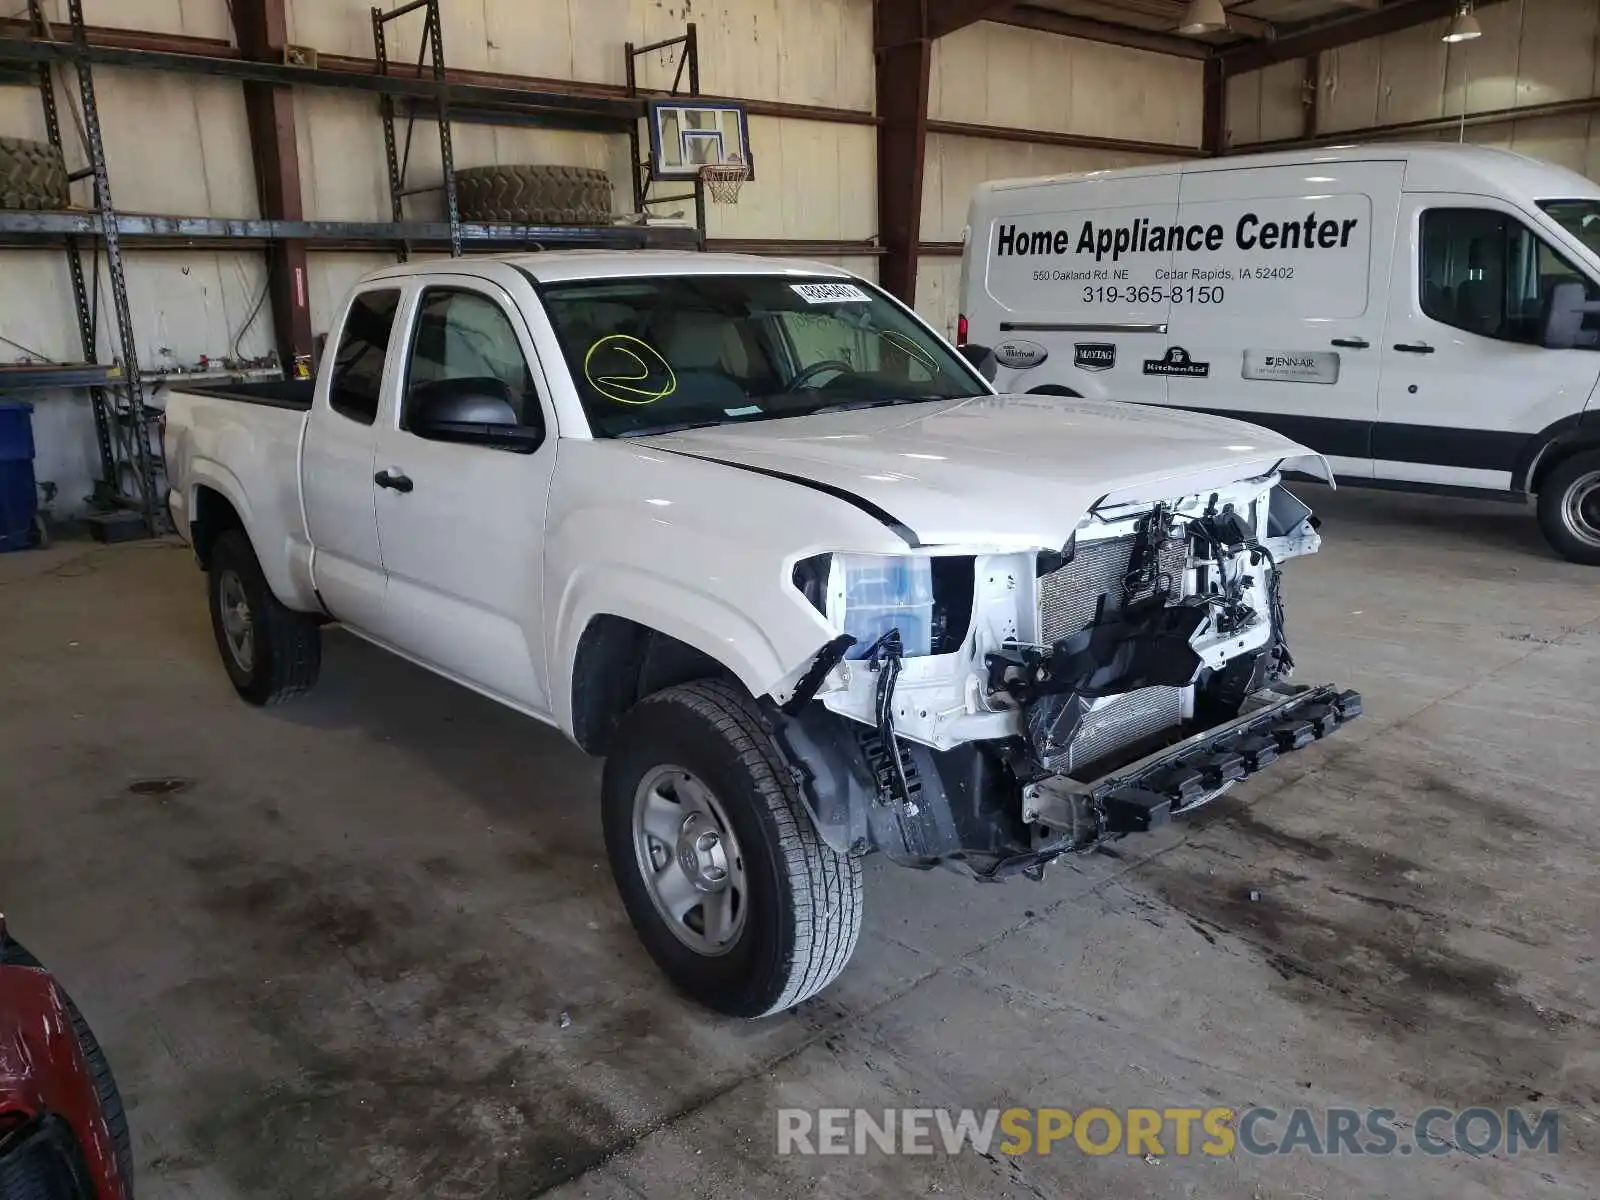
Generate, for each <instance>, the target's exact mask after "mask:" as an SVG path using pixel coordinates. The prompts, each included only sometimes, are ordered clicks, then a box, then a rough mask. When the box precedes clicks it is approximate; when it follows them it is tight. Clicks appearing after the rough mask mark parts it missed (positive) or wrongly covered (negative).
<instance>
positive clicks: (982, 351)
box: [957, 344, 1000, 383]
mask: <svg viewBox="0 0 1600 1200" xmlns="http://www.w3.org/2000/svg"><path fill="white" fill-rule="evenodd" d="M957 350H958V351H959V352H960V354H961V357H962V358H964V359H966V360H967V361H968V362H969V363H971V364H972V366H973V367H974V368H975V369H976V370H977V372H978V374H979V375H982V376H983V377H984V378H985V379H987V380H988V381H989V382H990V383H993V382H994V377H995V375H996V374H997V373H998V372H999V369H1000V364H999V363H997V362H996V361H995V357H994V351H993V350H991V349H990V348H989V347H988V346H974V345H971V344H968V345H965V346H958V347H957Z"/></svg>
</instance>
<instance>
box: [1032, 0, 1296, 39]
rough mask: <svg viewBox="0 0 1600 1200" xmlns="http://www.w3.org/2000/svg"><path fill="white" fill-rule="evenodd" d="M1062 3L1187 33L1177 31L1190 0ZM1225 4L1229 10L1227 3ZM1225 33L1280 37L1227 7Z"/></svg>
mask: <svg viewBox="0 0 1600 1200" xmlns="http://www.w3.org/2000/svg"><path fill="white" fill-rule="evenodd" d="M1230 2H1231V0H1230ZM1061 3H1063V4H1064V5H1065V7H1063V8H1062V10H1061V11H1062V12H1063V13H1065V14H1067V15H1069V16H1074V17H1086V18H1088V19H1090V20H1096V21H1104V22H1106V23H1108V24H1112V25H1126V24H1127V22H1128V21H1130V20H1132V19H1137V18H1142V19H1143V20H1144V21H1146V22H1150V21H1155V22H1159V23H1160V24H1161V25H1162V26H1163V28H1158V29H1151V30H1147V32H1151V33H1157V34H1162V33H1165V34H1170V35H1172V36H1175V37H1183V36H1184V35H1182V34H1179V33H1178V24H1179V22H1180V21H1182V20H1183V16H1184V13H1185V12H1187V11H1188V8H1189V5H1188V2H1187V0H1061ZM1223 7H1224V9H1227V5H1226V4H1224V5H1223ZM1134 28H1140V27H1139V26H1135V27H1134ZM1223 32H1228V33H1232V34H1235V35H1237V36H1238V37H1246V38H1262V39H1271V38H1273V37H1276V36H1277V32H1278V31H1277V29H1276V27H1275V26H1274V25H1273V24H1272V22H1271V21H1264V20H1262V19H1261V18H1260V17H1249V16H1246V15H1245V14H1244V13H1239V12H1233V11H1232V10H1228V28H1227V30H1226V31H1224V30H1220V29H1219V30H1218V31H1217V33H1219V34H1220V33H1223ZM1197 44H1198V45H1201V46H1206V45H1207V43H1206V42H1204V41H1199V42H1197Z"/></svg>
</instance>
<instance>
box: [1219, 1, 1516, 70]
mask: <svg viewBox="0 0 1600 1200" xmlns="http://www.w3.org/2000/svg"><path fill="white" fill-rule="evenodd" d="M1499 2H1500V0H1477V7H1479V8H1484V7H1487V6H1488V5H1490V4H1497V3H1499ZM1459 4H1460V0H1395V3H1393V4H1388V5H1385V6H1384V7H1383V8H1379V9H1374V10H1373V11H1371V12H1363V13H1358V14H1356V15H1354V16H1348V17H1341V18H1339V19H1338V20H1335V21H1325V22H1321V23H1318V24H1316V25H1312V26H1310V27H1308V28H1305V29H1301V30H1298V31H1296V32H1294V33H1285V34H1281V35H1280V36H1279V37H1278V40H1277V41H1275V42H1262V43H1259V44H1256V45H1250V46H1241V47H1240V48H1239V49H1237V50H1224V51H1223V52H1222V59H1223V61H1224V62H1226V63H1227V65H1228V74H1230V75H1238V74H1240V73H1241V72H1244V71H1259V70H1261V69H1262V68H1263V67H1270V66H1273V65H1274V64H1276V63H1281V62H1288V61H1289V60H1290V59H1294V58H1305V57H1307V56H1309V55H1312V54H1321V53H1323V52H1324V51H1327V50H1337V49H1338V48H1339V47H1340V46H1348V45H1350V44H1351V43H1352V42H1364V41H1366V40H1367V39H1369V38H1375V37H1383V36H1385V35H1386V34H1391V33H1399V32H1400V31H1401V30H1403V29H1411V28H1414V27H1415V26H1418V25H1426V24H1427V23H1428V22H1430V21H1438V20H1441V19H1443V18H1445V17H1448V16H1451V15H1452V14H1453V13H1454V12H1455V11H1456V8H1457V7H1458V6H1459Z"/></svg>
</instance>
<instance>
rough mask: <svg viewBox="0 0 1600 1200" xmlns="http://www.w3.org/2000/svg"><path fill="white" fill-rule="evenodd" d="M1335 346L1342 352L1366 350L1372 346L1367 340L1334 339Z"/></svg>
mask: <svg viewBox="0 0 1600 1200" xmlns="http://www.w3.org/2000/svg"><path fill="white" fill-rule="evenodd" d="M1333 344H1334V345H1335V346H1337V347H1339V349H1341V350H1365V349H1366V348H1367V347H1368V346H1370V345H1372V343H1371V342H1369V341H1367V339H1366V338H1334V339H1333Z"/></svg>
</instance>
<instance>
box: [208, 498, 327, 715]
mask: <svg viewBox="0 0 1600 1200" xmlns="http://www.w3.org/2000/svg"><path fill="white" fill-rule="evenodd" d="M206 587H207V590H208V591H209V593H210V599H211V628H212V630H213V631H214V632H215V633H216V635H217V649H218V650H219V651H221V653H222V665H223V666H224V667H225V668H227V672H228V678H229V679H231V680H232V681H233V686H234V690H235V691H237V692H238V693H239V695H240V696H242V697H244V699H246V700H248V701H249V702H250V703H251V704H279V703H281V702H282V701H284V700H289V699H292V698H293V697H295V696H298V695H299V694H300V693H301V692H304V691H307V690H309V689H310V687H311V685H312V684H314V683H316V682H317V672H318V671H319V670H320V669H321V667H322V632H321V630H319V629H318V628H317V625H316V622H315V621H313V620H312V619H311V618H310V617H308V616H306V615H305V614H304V613H298V612H295V611H294V610H293V609H291V608H286V607H285V606H284V605H283V603H282V602H281V601H280V600H279V599H278V598H277V597H276V596H274V595H273V594H272V588H271V587H269V586H268V585H267V579H266V576H265V575H263V574H262V573H261V564H260V563H259V562H258V561H257V560H256V552H255V551H254V550H253V549H252V548H251V546H250V539H249V538H248V537H246V536H245V534H244V531H243V530H239V529H230V530H228V531H226V532H225V533H223V534H222V535H221V536H220V537H218V538H217V541H216V544H215V545H214V546H213V547H212V548H211V559H210V571H209V573H208V574H207V576H206Z"/></svg>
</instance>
